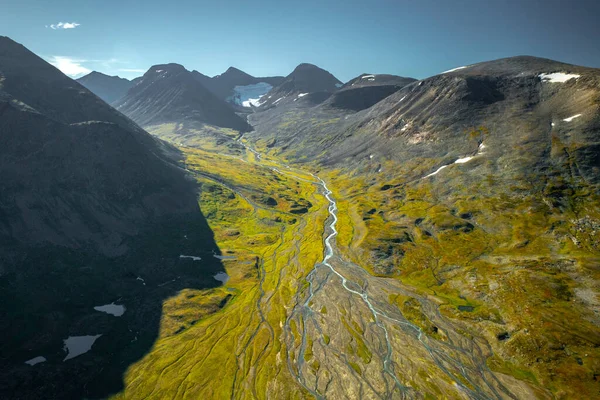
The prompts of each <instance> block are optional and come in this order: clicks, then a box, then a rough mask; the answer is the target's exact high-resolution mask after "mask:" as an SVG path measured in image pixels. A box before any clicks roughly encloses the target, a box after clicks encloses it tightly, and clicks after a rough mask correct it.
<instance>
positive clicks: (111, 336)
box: [0, 37, 223, 399]
mask: <svg viewBox="0 0 600 400" xmlns="http://www.w3.org/2000/svg"><path fill="white" fill-rule="evenodd" d="M177 156H178V154H177V151H176V150H175V149H174V148H172V147H170V146H168V145H166V144H164V143H162V142H160V141H158V140H156V139H154V138H153V137H151V136H150V135H149V134H148V133H146V132H145V131H143V130H142V129H141V128H139V127H138V126H137V125H136V124H135V123H133V122H132V121H130V120H129V119H127V118H126V117H125V116H123V115H122V114H121V113H119V112H118V111H116V110H114V109H113V108H111V107H110V106H108V105H107V104H106V103H105V102H104V101H102V100H101V99H100V98H98V97H97V96H95V95H94V94H92V93H91V92H90V91H88V90H87V89H86V88H84V87H83V86H81V85H80V84H79V83H77V82H75V81H73V80H71V79H69V78H67V77H66V76H64V75H63V74H62V73H60V72H59V71H58V70H57V69H56V68H54V67H52V66H51V65H49V64H47V63H46V62H45V61H43V60H42V59H40V58H39V57H37V56H36V55H34V54H33V53H31V52H29V51H28V50H27V49H26V48H25V47H23V46H21V45H19V44H17V43H15V42H13V41H12V40H10V39H8V38H5V37H0V288H1V290H0V304H1V306H0V313H1V315H2V318H1V320H0V343H1V344H0V397H1V398H7V399H8V398H20V399H36V398H98V397H107V396H108V395H110V394H111V393H115V392H117V391H119V390H120V388H121V387H122V375H123V374H124V372H125V370H126V369H127V367H128V366H129V365H130V364H131V363H133V362H135V361H136V360H138V359H139V358H140V357H142V356H143V355H144V354H145V353H146V352H147V351H148V350H149V349H150V347H151V346H152V344H153V342H154V340H155V339H156V337H157V335H158V327H159V323H160V318H161V310H162V303H163V300H164V299H165V298H167V297H170V296H173V295H174V294H176V293H177V292H178V291H179V290H181V289H183V288H203V287H212V286H215V284H216V281H215V280H214V279H213V278H212V274H215V273H217V272H219V271H222V270H223V269H222V266H221V264H220V263H219V262H218V260H216V259H213V258H212V257H207V259H208V260H206V261H203V263H202V268H201V269H199V268H197V265H193V262H192V261H190V260H180V259H179V254H181V253H183V254H197V253H194V252H206V253H207V254H212V251H215V252H217V253H218V251H219V250H218V248H217V246H216V244H215V242H214V238H213V234H212V231H211V230H210V228H209V226H208V224H207V223H206V221H205V219H204V217H203V216H202V214H201V212H200V209H199V207H198V203H197V188H196V186H195V183H194V182H192V181H191V180H190V179H189V178H188V177H187V176H186V175H185V172H183V171H182V170H181V169H180V168H178V167H177V166H176V158H177ZM184 235H185V236H186V237H187V239H184ZM180 252H181V253H180ZM138 278H139V279H138ZM164 282H172V283H171V284H169V285H167V286H164V287H163V286H160V284H162V283H164ZM117 299H118V303H119V304H124V305H125V307H126V308H127V311H126V312H125V314H124V315H123V316H122V317H119V318H115V317H113V316H111V315H106V314H103V313H100V312H98V311H95V310H94V307H95V306H100V305H103V304H109V303H111V302H115V301H117ZM99 334H101V335H102V336H101V337H100V338H99V339H98V340H97V341H96V343H94V346H93V348H92V350H91V351H90V352H89V353H86V354H84V355H81V356H79V357H77V358H74V359H70V360H67V361H64V362H63V360H64V358H65V355H66V353H65V351H64V350H63V345H64V343H63V341H64V340H65V339H67V338H68V337H69V336H85V335H99ZM37 356H44V357H45V358H46V359H47V361H46V362H44V363H42V364H39V365H36V366H35V368H34V367H32V366H30V365H27V364H25V361H26V360H29V359H32V358H34V357H37Z"/></svg>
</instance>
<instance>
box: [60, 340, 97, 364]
mask: <svg viewBox="0 0 600 400" xmlns="http://www.w3.org/2000/svg"><path fill="white" fill-rule="evenodd" d="M100 336H102V335H88V336H69V338H68V339H65V340H64V343H65V346H64V349H65V351H66V352H67V356H66V357H65V359H64V360H63V361H67V360H70V359H71V358H75V357H77V356H80V355H82V354H85V353H87V352H88V351H90V350H91V349H92V346H93V345H94V342H95V341H96V340H97V339H98V338H99V337H100Z"/></svg>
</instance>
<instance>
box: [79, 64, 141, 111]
mask: <svg viewBox="0 0 600 400" xmlns="http://www.w3.org/2000/svg"><path fill="white" fill-rule="evenodd" d="M77 82H79V83H81V84H82V85H83V86H85V87H86V88H87V89H89V90H90V92H92V93H94V94H95V95H96V96H98V97H100V98H101V99H102V100H104V101H105V102H107V103H108V104H110V103H112V102H113V101H116V100H118V99H120V98H121V97H123V96H124V95H125V93H127V91H128V90H129V89H130V88H131V87H132V86H133V85H134V83H133V81H130V80H128V79H125V78H120V77H118V76H109V75H105V74H103V73H101V72H96V71H92V72H90V73H89V74H87V75H85V76H82V77H81V78H79V79H77Z"/></svg>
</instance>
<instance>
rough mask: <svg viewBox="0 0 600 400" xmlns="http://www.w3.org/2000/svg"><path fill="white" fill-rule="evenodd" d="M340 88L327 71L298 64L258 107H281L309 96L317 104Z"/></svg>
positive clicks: (337, 81)
mask: <svg viewBox="0 0 600 400" xmlns="http://www.w3.org/2000/svg"><path fill="white" fill-rule="evenodd" d="M341 86H342V82H340V81H339V80H338V79H337V78H336V77H335V76H333V75H332V74H331V73H329V72H328V71H325V70H324V69H321V68H319V67H317V66H316V65H313V64H300V65H298V66H297V67H296V68H295V69H294V71H292V73H291V74H289V75H288V76H286V77H285V79H284V80H283V82H281V83H280V84H279V85H277V86H275V87H274V88H273V89H272V90H271V91H270V92H269V93H267V95H266V96H265V98H263V101H261V102H260V106H261V107H263V108H268V107H271V106H273V105H281V104H285V103H289V102H292V101H294V100H296V101H297V100H298V99H301V98H302V97H304V96H306V95H309V94H310V95H311V97H313V98H314V100H317V99H318V100H317V101H318V102H320V101H323V100H324V99H326V98H327V97H329V95H330V94H331V93H333V92H335V91H336V90H337V89H338V88H339V87H341Z"/></svg>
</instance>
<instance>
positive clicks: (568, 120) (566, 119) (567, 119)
mask: <svg viewBox="0 0 600 400" xmlns="http://www.w3.org/2000/svg"><path fill="white" fill-rule="evenodd" d="M579 117H581V114H576V115H573V116H572V117H569V118H565V119H563V121H565V122H571V121H573V120H574V119H575V118H579Z"/></svg>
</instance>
